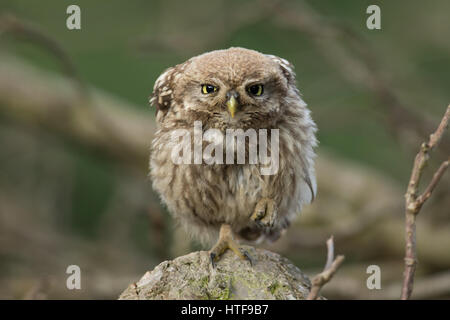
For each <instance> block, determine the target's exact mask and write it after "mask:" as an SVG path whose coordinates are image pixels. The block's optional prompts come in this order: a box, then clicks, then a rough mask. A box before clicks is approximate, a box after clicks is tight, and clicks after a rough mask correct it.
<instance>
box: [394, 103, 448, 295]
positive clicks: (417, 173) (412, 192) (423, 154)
mask: <svg viewBox="0 0 450 320" xmlns="http://www.w3.org/2000/svg"><path fill="white" fill-rule="evenodd" d="M449 119H450V105H449V106H448V107H447V111H446V112H445V114H444V117H443V118H442V120H441V123H440V124H439V126H438V128H437V129H436V131H435V132H434V133H433V134H432V135H430V139H429V141H428V142H427V143H423V144H422V146H421V147H420V151H419V153H418V154H417V155H416V158H415V160H414V167H413V169H412V172H411V178H410V180H409V184H408V189H407V191H406V195H405V206H406V210H405V215H406V217H405V220H406V222H405V231H406V234H405V238H406V239H405V240H406V248H405V271H404V275H403V286H402V295H401V298H402V300H407V299H409V298H410V297H411V294H412V290H413V285H414V273H415V271H416V265H417V248H416V216H417V214H418V213H419V212H420V209H421V208H422V206H423V204H424V203H425V201H426V200H427V199H428V198H429V197H430V196H431V193H432V192H433V190H434V188H435V187H436V185H437V183H438V182H439V180H440V178H441V177H442V175H443V174H444V172H445V170H446V169H447V167H448V162H449V161H448V160H447V161H445V162H444V163H442V165H441V166H440V168H439V169H438V171H437V172H436V173H435V174H434V176H433V178H432V180H431V182H430V184H429V185H428V187H427V188H426V189H425V192H424V193H423V194H422V195H421V196H418V195H417V194H418V188H419V183H420V178H421V176H422V173H423V170H424V168H425V166H426V165H427V163H428V160H429V157H430V156H429V154H430V152H431V151H432V150H433V149H434V148H435V147H436V146H437V145H438V143H439V141H440V140H441V139H442V136H443V135H444V132H445V130H446V129H447V127H448V122H449Z"/></svg>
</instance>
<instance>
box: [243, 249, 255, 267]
mask: <svg viewBox="0 0 450 320" xmlns="http://www.w3.org/2000/svg"><path fill="white" fill-rule="evenodd" d="M242 253H243V255H244V256H245V259H247V260H248V262H250V267H253V259H252V257H251V256H250V255H249V254H248V252H247V251H245V250H243V252H242Z"/></svg>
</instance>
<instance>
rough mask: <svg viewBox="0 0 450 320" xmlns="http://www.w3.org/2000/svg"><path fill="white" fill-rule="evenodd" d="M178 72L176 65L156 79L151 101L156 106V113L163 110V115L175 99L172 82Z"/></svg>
mask: <svg viewBox="0 0 450 320" xmlns="http://www.w3.org/2000/svg"><path fill="white" fill-rule="evenodd" d="M175 74H176V67H172V68H169V69H167V70H166V71H164V72H163V73H162V74H161V75H160V76H159V77H158V79H156V81H155V85H154V87H153V93H152V94H151V96H150V99H149V102H150V104H151V105H152V106H154V107H155V108H156V115H157V116H158V113H159V112H161V113H162V114H163V115H165V114H166V113H167V111H168V110H169V108H170V106H171V104H172V100H173V90H172V88H173V86H172V82H173V80H174V76H175Z"/></svg>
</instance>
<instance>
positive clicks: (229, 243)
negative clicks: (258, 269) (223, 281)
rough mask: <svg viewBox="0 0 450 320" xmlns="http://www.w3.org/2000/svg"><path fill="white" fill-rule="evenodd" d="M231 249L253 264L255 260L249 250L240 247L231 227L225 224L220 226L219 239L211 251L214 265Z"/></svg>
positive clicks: (210, 254)
mask: <svg viewBox="0 0 450 320" xmlns="http://www.w3.org/2000/svg"><path fill="white" fill-rule="evenodd" d="M227 249H231V250H232V251H233V252H234V253H235V254H236V255H237V256H238V257H239V258H241V259H243V260H248V261H249V262H250V265H251V266H253V261H252V258H251V257H250V255H249V254H248V252H247V251H245V250H243V249H242V248H240V246H239V244H238V243H237V242H236V241H235V240H234V239H233V234H232V231H231V227H230V226H229V225H227V224H223V225H222V226H221V227H220V235H219V240H217V243H216V244H215V245H214V247H213V248H212V249H211V250H210V252H209V257H210V260H211V264H212V267H213V268H215V267H216V261H217V260H218V259H219V258H220V256H221V255H222V254H223V253H224V252H225V251H226V250H227Z"/></svg>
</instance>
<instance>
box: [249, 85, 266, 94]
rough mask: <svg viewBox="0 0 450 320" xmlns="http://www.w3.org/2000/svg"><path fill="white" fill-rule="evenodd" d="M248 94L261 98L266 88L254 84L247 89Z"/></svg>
mask: <svg viewBox="0 0 450 320" xmlns="http://www.w3.org/2000/svg"><path fill="white" fill-rule="evenodd" d="M247 91H248V93H250V94H251V95H253V96H260V95H262V94H263V92H264V87H263V85H262V84H254V85H252V86H250V87H248V88H247Z"/></svg>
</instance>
